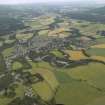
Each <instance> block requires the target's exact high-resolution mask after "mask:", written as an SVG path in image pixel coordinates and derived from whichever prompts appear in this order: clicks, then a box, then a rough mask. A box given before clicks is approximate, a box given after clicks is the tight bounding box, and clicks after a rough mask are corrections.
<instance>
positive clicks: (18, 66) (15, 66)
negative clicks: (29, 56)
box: [12, 61, 23, 70]
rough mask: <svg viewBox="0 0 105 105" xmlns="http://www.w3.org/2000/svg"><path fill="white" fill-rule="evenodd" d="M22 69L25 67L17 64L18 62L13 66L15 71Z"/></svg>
mask: <svg viewBox="0 0 105 105" xmlns="http://www.w3.org/2000/svg"><path fill="white" fill-rule="evenodd" d="M22 67H23V65H22V64H21V63H20V62H17V61H16V62H14V63H13V64H12V69H13V70H17V69H21V68H22Z"/></svg>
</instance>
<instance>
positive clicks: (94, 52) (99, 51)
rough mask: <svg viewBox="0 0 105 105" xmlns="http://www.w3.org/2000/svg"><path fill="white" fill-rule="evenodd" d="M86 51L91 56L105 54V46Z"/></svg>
mask: <svg viewBox="0 0 105 105" xmlns="http://www.w3.org/2000/svg"><path fill="white" fill-rule="evenodd" d="M86 52H87V54H89V55H91V56H105V49H103V48H90V49H88V50H87V51H86Z"/></svg>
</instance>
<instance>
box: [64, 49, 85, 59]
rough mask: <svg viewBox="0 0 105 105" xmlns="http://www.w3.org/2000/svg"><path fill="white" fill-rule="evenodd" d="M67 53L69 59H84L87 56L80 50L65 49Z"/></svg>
mask: <svg viewBox="0 0 105 105" xmlns="http://www.w3.org/2000/svg"><path fill="white" fill-rule="evenodd" d="M65 52H66V53H67V54H69V59H71V60H81V59H86V58H87V57H86V56H85V55H84V54H83V52H82V51H72V50H67V51H65Z"/></svg>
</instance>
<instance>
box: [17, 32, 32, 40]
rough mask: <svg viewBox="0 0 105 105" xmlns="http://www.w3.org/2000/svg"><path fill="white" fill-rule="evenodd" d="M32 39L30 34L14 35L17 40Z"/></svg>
mask: <svg viewBox="0 0 105 105" xmlns="http://www.w3.org/2000/svg"><path fill="white" fill-rule="evenodd" d="M32 37H33V34H32V33H29V34H16V39H18V40H28V39H30V38H32Z"/></svg>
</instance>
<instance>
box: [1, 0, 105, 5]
mask: <svg viewBox="0 0 105 105" xmlns="http://www.w3.org/2000/svg"><path fill="white" fill-rule="evenodd" d="M63 2H72V3H76V2H77V3H78V2H83V3H85V2H86V3H87V2H89V3H101V4H102V3H105V0H87V1H85V0H57V1H56V0H30V1H29V0H22V1H21V0H0V4H3V5H5V4H7V5H8V4H30V3H31V4H32V3H63Z"/></svg>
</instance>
